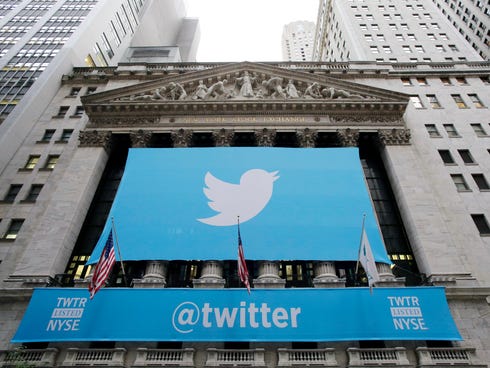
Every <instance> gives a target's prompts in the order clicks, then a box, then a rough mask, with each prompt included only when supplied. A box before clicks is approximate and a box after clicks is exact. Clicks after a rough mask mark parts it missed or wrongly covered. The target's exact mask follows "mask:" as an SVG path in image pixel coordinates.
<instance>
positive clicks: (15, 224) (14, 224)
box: [3, 219, 24, 240]
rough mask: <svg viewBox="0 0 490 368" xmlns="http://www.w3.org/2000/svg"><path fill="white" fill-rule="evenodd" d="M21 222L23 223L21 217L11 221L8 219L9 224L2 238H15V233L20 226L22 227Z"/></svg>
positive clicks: (16, 233)
mask: <svg viewBox="0 0 490 368" xmlns="http://www.w3.org/2000/svg"><path fill="white" fill-rule="evenodd" d="M23 223H24V220H23V219H13V220H12V221H10V225H9V227H8V229H7V232H6V233H5V235H4V236H3V238H4V239H10V240H15V239H16V238H17V235H18V234H19V231H20V228H21V227H22V224H23Z"/></svg>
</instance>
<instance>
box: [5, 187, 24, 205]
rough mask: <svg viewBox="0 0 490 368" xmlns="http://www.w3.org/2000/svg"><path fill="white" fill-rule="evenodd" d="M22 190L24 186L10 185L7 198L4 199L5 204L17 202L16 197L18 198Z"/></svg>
mask: <svg viewBox="0 0 490 368" xmlns="http://www.w3.org/2000/svg"><path fill="white" fill-rule="evenodd" d="M20 188H22V184H12V185H10V188H9V190H8V192H7V194H5V197H4V198H3V202H7V203H13V202H14V201H15V197H17V194H19V192H20Z"/></svg>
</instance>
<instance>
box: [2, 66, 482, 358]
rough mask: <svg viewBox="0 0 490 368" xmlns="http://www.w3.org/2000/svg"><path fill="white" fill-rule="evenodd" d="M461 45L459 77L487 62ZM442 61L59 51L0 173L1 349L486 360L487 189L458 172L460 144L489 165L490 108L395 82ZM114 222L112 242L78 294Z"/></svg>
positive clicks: (14, 353) (48, 354)
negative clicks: (105, 59) (131, 58)
mask: <svg viewBox="0 0 490 368" xmlns="http://www.w3.org/2000/svg"><path fill="white" fill-rule="evenodd" d="M462 63H464V64H461V65H460V66H457V65H456V66H453V69H454V68H459V69H457V73H458V74H457V75H458V76H459V77H465V78H466V79H467V80H468V82H469V84H470V85H474V84H475V83H480V84H483V82H484V77H485V75H486V78H488V72H489V68H488V64H484V63H466V62H462ZM455 75H456V73H455V72H454V75H453V74H451V72H448V71H447V67H446V66H444V65H442V64H441V65H430V64H417V63H412V64H411V65H410V66H406V68H405V67H403V65H402V64H397V65H394V64H393V65H391V64H389V63H387V64H376V63H355V62H354V63H251V62H241V63H229V64H220V63H217V64H212V63H208V64H196V63H194V64H193V63H189V64H136V63H125V64H119V65H118V66H115V67H105V68H75V69H74V70H73V71H72V73H71V74H69V75H65V76H64V77H63V79H62V81H61V85H60V88H59V91H58V93H57V95H56V96H55V98H54V99H53V100H52V101H51V103H50V105H49V107H48V108H47V109H46V110H45V111H44V112H43V113H42V116H41V118H40V119H39V120H38V121H37V122H36V124H34V125H33V129H32V130H31V131H30V133H29V134H28V135H27V136H26V137H25V139H24V143H23V145H22V146H21V147H19V149H18V150H17V151H16V153H15V155H14V156H13V157H12V159H11V160H10V162H9V164H8V166H7V168H6V170H5V171H4V174H2V175H3V180H4V182H6V181H7V180H9V183H22V184H23V186H22V188H21V189H19V190H20V191H21V192H20V194H19V199H13V200H12V201H10V205H8V206H7V204H6V202H8V201H6V200H4V201H3V202H2V204H1V208H0V210H1V211H2V212H1V213H0V214H1V216H0V217H1V218H2V219H3V220H2V221H1V222H0V226H1V228H0V230H1V232H2V234H5V235H4V236H3V239H2V242H1V243H0V246H1V247H2V248H3V249H2V252H3V253H2V254H3V260H2V264H1V266H0V267H1V268H2V269H1V275H2V280H3V281H2V288H1V290H0V295H1V298H0V310H1V313H0V326H1V328H0V338H1V344H2V345H1V348H2V349H3V350H2V352H1V355H0V365H1V366H48V367H68V366H107V367H143V366H153V367H166V366H172V367H249V366H252V367H271V368H272V367H292V366H301V367H303V366H304V367H306V366H319V367H367V366H375V367H381V366H383V367H436V366H437V367H487V366H488V365H487V364H488V362H489V360H490V323H489V315H490V313H489V312H490V309H489V305H488V303H487V297H488V296H489V295H490V289H489V287H488V285H489V282H490V272H489V271H488V265H489V264H490V251H489V246H490V243H489V239H490V238H488V237H487V238H485V235H488V232H489V231H488V229H487V230H485V229H486V228H485V225H486V226H488V223H487V222H486V218H485V213H486V214H487V216H488V214H489V212H488V209H489V203H490V201H488V198H487V199H486V201H487V202H485V200H481V201H480V200H475V199H474V198H475V197H472V198H473V199H471V198H470V197H469V196H470V195H471V193H472V192H478V194H479V195H483V196H484V195H488V193H484V191H481V192H479V191H478V190H473V191H472V190H471V187H470V188H468V190H467V191H466V192H471V193H466V192H464V191H460V190H458V189H461V185H462V184H461V183H462V182H461V181H460V180H459V179H461V176H458V175H460V174H461V173H460V171H458V168H459V167H460V166H462V165H463V164H461V163H459V161H458V160H459V158H458V157H456V152H457V151H458V150H461V151H463V150H465V149H468V150H471V153H472V154H473V156H472V157H474V158H475V163H474V166H472V168H473V169H474V172H472V174H475V175H477V174H479V172H478V170H482V175H484V174H485V170H486V172H487V173H488V169H489V168H490V158H489V157H488V156H489V155H488V150H489V149H490V145H488V141H482V140H481V139H484V138H481V137H479V136H475V134H474V132H473V131H472V130H471V129H473V128H474V127H471V126H470V123H471V122H479V120H481V119H483V116H484V114H488V110H487V111H484V110H481V109H478V110H477V109H472V108H468V109H467V111H465V112H466V113H468V114H469V115H465V116H462V115H461V111H460V110H458V106H457V105H454V106H452V105H450V104H449V103H448V104H447V106H444V114H445V115H444V116H442V115H441V113H440V111H442V110H437V109H434V108H433V106H432V107H431V106H428V107H424V108H421V107H420V106H418V105H417V100H416V99H413V98H412V96H413V95H414V94H416V93H418V91H417V88H419V87H417V86H412V87H413V89H411V90H407V89H406V85H407V83H406V81H407V80H411V79H412V80H416V78H419V77H420V76H423V78H426V79H429V80H430V79H434V80H435V79H440V78H441V76H444V77H445V78H454V77H455ZM487 82H488V80H487ZM432 85H434V83H433V84H432ZM484 87H485V88H486V89H481V91H486V92H479V93H480V98H481V99H482V100H483V101H486V100H488V98H489V94H488V83H487V84H485V85H484ZM434 88H436V87H434ZM439 88H442V87H439ZM447 88H450V87H447ZM454 88H455V89H456V88H458V87H456V86H455V87H454ZM482 88H483V87H482ZM426 91H427V90H426ZM468 91H469V90H468ZM468 91H464V93H467V92H468ZM448 93H453V94H454V93H458V91H455V90H454V91H453V90H451V91H450V92H448ZM442 103H443V104H444V103H446V102H445V101H442ZM486 119H487V123H488V115H486ZM463 122H464V123H463ZM453 124H454V125H453ZM464 124H466V125H468V128H466V125H464ZM446 125H448V126H446ZM450 125H453V126H456V127H458V129H459V135H460V138H459V141H458V142H457V145H455V143H454V141H450V139H451V137H450V136H447V135H446V131H447V132H448V133H447V134H449V133H450V132H451V130H448V129H449V128H450ZM487 125H488V124H487ZM444 129H446V131H445V130H444ZM486 129H488V126H487V127H486ZM477 140H478V141H477ZM477 150H487V151H485V153H486V156H484V155H483V154H480V153H479V151H477ZM451 153H452V154H451ZM450 158H453V159H454V162H453V164H451V165H448V163H450V162H449V161H448V160H449V159H450ZM485 160H486V161H485ZM478 165H481V166H478ZM485 168H486V169H485ZM468 175H469V174H468ZM474 178H475V180H476V179H477V178H480V177H479V176H474ZM480 179H481V178H480ZM483 179H484V177H483ZM453 181H454V182H453ZM466 182H468V180H466ZM477 183H478V182H477ZM480 183H482V181H480ZM455 184H456V185H455ZM458 184H459V185H460V186H457V185H458ZM10 194H12V193H10ZM15 194H16V195H17V193H15ZM466 194H468V197H467V198H462V197H463V196H464V195H466ZM475 194H476V193H475ZM11 197H12V196H11ZM13 197H14V198H16V196H15V195H14V196H13ZM11 199H12V198H11ZM12 203H13V204H14V205H17V207H18V209H16V210H14V209H13V205H12ZM17 207H16V208H17ZM9 211H10V212H9ZM14 211H16V212H14ZM485 211H486V212H485ZM238 231H239V232H238ZM109 237H110V239H112V243H113V244H114V245H115V257H116V259H117V262H116V263H115V265H114V267H113V269H112V272H111V273H110V275H109V277H108V279H107V280H106V283H105V286H104V287H102V288H101V289H100V290H99V291H98V292H97V293H96V294H95V295H94V297H93V298H90V296H89V291H88V285H89V283H90V280H91V277H92V275H93V273H94V269H95V267H94V266H95V265H96V264H97V262H98V261H99V259H101V258H102V255H103V254H104V251H105V250H103V248H104V247H105V246H106V245H107V244H108V243H109ZM239 237H240V240H239ZM239 241H241V244H242V245H243V251H244V256H245V259H246V265H247V269H248V273H249V280H250V286H251V289H250V292H249V291H248V290H247V288H246V287H245V285H244V284H243V283H242V282H241V280H240V277H239V276H238V262H237V259H238V244H239ZM366 244H367V245H368V246H369V248H370V250H371V252H372V255H373V257H374V260H375V261H376V269H377V273H378V275H379V280H377V282H375V283H374V287H369V280H368V278H369V277H370V275H369V274H367V273H366V271H365V270H364V269H363V267H362V266H360V265H358V260H359V259H360V257H362V256H363V254H362V253H363V252H361V246H363V248H362V250H365V249H366V248H365V247H364V246H365V245H366ZM121 261H122V262H121ZM121 265H123V266H124V267H122V266H121ZM371 286H372V285H371Z"/></svg>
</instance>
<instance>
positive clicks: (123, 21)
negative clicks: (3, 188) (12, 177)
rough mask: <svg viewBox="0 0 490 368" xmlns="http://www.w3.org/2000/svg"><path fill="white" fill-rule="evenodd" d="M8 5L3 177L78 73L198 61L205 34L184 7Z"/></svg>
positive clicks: (37, 0) (122, 0) (1, 82)
mask: <svg viewBox="0 0 490 368" xmlns="http://www.w3.org/2000/svg"><path fill="white" fill-rule="evenodd" d="M1 4H4V7H3V12H2V14H3V17H2V19H1V20H0V49H1V54H0V55H1V58H0V67H1V70H0V94H1V98H0V118H1V122H0V145H1V146H2V147H4V151H3V154H2V158H0V171H1V170H3V167H4V165H5V162H6V160H8V159H9V157H10V156H11V154H13V152H14V151H15V150H16V149H17V146H18V145H19V144H20V142H21V139H22V137H23V136H24V135H25V134H27V133H28V131H29V129H31V125H32V124H33V123H34V121H36V119H38V118H39V116H40V114H41V113H42V111H44V109H45V108H46V107H47V104H48V103H49V101H50V99H51V98H52V97H53V96H54V95H55V94H56V91H57V89H58V88H59V80H60V77H61V76H62V75H63V74H64V73H68V72H69V71H70V70H71V69H72V68H73V67H74V66H89V67H95V66H107V65H115V64H117V63H118V62H120V61H135V60H141V57H144V58H145V59H144V60H146V61H148V62H161V61H175V62H177V61H194V60H195V55H196V50H197V42H198V41H199V26H198V22H197V21H196V20H195V19H189V18H186V17H185V15H186V10H185V7H184V3H183V2H182V1H176V0H165V1H146V0H110V1H109V0H93V1H92V0H91V1H75V0H66V1H65V0H58V1H55V0H52V1H51V0H50V1H44V0H42V1H41V0H32V1H5V2H3V1H2V2H1ZM155 45H157V46H158V47H155ZM40 91H42V94H40ZM74 93H76V91H75V92H74ZM16 106H18V108H16V109H14V108H15V107H16Z"/></svg>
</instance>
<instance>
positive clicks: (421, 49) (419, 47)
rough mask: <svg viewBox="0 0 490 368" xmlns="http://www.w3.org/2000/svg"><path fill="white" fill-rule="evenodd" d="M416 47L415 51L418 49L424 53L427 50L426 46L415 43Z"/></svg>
mask: <svg viewBox="0 0 490 368" xmlns="http://www.w3.org/2000/svg"><path fill="white" fill-rule="evenodd" d="M414 48H415V51H417V52H419V53H424V52H425V50H424V48H423V46H422V45H415V46H414Z"/></svg>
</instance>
